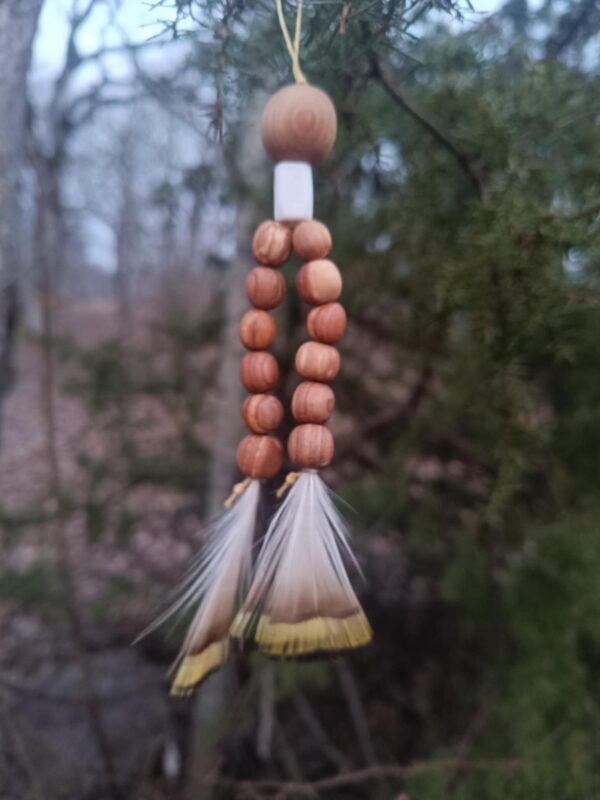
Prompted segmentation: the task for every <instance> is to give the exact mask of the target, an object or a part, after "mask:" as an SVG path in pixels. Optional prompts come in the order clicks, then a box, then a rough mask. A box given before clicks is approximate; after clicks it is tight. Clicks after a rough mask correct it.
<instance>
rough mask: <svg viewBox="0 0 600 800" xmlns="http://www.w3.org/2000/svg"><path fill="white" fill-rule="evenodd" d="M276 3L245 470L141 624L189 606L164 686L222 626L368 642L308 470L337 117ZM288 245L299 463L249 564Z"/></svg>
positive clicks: (323, 412)
mask: <svg viewBox="0 0 600 800" xmlns="http://www.w3.org/2000/svg"><path fill="white" fill-rule="evenodd" d="M276 2H277V12H278V17H279V21H280V23H281V26H282V31H283V34H284V39H285V42H286V46H287V48H288V50H289V52H290V56H291V58H292V69H293V73H294V77H295V79H296V84H295V85H293V86H286V87H284V88H283V89H281V90H280V91H279V92H277V93H276V94H275V95H274V96H273V97H272V98H271V99H270V100H269V102H268V103H267V106H266V108H265V111H264V114H263V118H262V139H263V143H264V146H265V149H266V151H267V153H268V154H269V156H270V157H271V158H272V159H273V161H275V162H276V163H275V170H274V219H273V220H267V221H266V222H263V223H262V224H261V225H259V227H258V228H257V230H256V232H255V234H254V237H253V241H252V252H253V256H254V259H255V261H256V262H257V264H258V266H255V267H254V268H253V269H252V271H251V272H250V274H249V276H248V279H247V282H246V293H247V295H248V299H249V301H250V303H251V305H252V308H251V309H250V310H249V311H247V312H246V313H245V314H244V316H243V317H242V320H241V323H240V339H241V341H242V344H243V345H244V347H245V348H246V349H247V350H248V353H247V354H246V355H245V356H244V358H243V359H242V362H241V365H240V376H241V380H242V383H243V385H244V387H245V389H246V390H247V391H248V392H249V393H250V394H249V396H248V397H247V398H246V400H245V401H244V404H243V407H242V417H243V420H244V422H245V424H246V426H247V427H248V429H249V431H250V433H249V435H247V436H246V437H245V438H244V439H243V440H242V442H241V443H240V445H239V447H238V451H237V464H238V467H239V468H240V470H241V472H242V473H243V475H244V476H245V478H244V480H243V481H241V482H240V483H238V484H236V486H235V487H234V489H233V492H232V493H231V495H230V497H229V498H228V499H227V500H226V502H225V506H226V510H225V512H224V513H223V514H222V515H221V516H220V517H218V518H217V519H216V520H215V521H214V522H213V523H212V524H210V525H209V526H208V528H207V530H206V532H205V536H204V546H203V548H202V549H201V551H200V553H199V555H198V556H197V558H196V560H195V562H194V563H193V565H192V568H191V569H190V572H189V575H188V578H187V580H186V581H185V582H184V584H183V586H182V588H181V590H180V594H179V596H178V597H177V599H176V600H175V602H174V603H173V604H172V605H171V607H170V608H168V609H167V611H166V612H165V613H164V614H163V615H162V616H161V617H159V619H158V620H156V622H155V623H154V624H153V625H152V626H151V627H150V628H149V629H148V631H150V630H153V629H154V628H156V627H157V626H158V625H160V624H162V623H163V622H164V621H166V620H167V619H168V618H170V617H171V616H172V615H174V614H183V613H185V612H187V611H192V610H193V611H194V616H193V619H192V622H191V625H190V627H189V629H188V632H187V635H186V637H185V640H184V643H183V646H182V648H181V651H180V654H179V657H178V659H177V661H176V664H175V671H176V674H175V680H174V682H173V687H172V693H173V694H177V695H181V694H183V695H185V694H189V693H190V692H191V691H192V690H193V689H194V687H195V686H197V685H198V683H200V682H201V681H202V680H203V679H204V678H205V677H206V676H207V675H208V674H209V673H210V672H211V671H212V670H214V669H216V668H218V667H219V666H220V665H221V664H222V663H223V662H224V661H225V659H226V658H227V655H228V652H229V639H230V636H234V637H241V638H244V639H253V640H254V641H255V642H256V643H257V645H258V646H259V648H260V649H261V650H262V651H264V652H266V653H268V654H272V655H286V654H290V655H300V654H303V653H314V652H318V651H335V650H340V649H345V648H351V647H357V646H359V645H363V644H366V643H367V642H368V641H370V638H371V629H370V627H369V623H368V622H367V619H366V617H365V615H364V613H363V611H362V608H361V606H360V603H359V601H358V598H357V596H356V594H355V593H354V591H353V589H352V586H351V584H350V580H349V578H348V575H347V572H346V567H345V562H346V561H348V560H349V561H350V562H352V563H353V564H354V565H355V566H357V564H356V560H355V559H354V557H353V555H352V552H351V550H350V546H349V543H348V533H347V530H346V527H345V525H344V522H343V520H342V519H341V517H340V515H339V514H338V512H337V509H336V507H335V505H334V503H333V502H332V499H331V496H330V493H329V491H328V489H327V487H326V486H325V484H324V483H323V481H322V479H321V478H320V477H319V474H318V470H319V469H321V468H322V467H325V466H327V464H329V463H330V462H331V459H332V457H333V450H334V443H333V437H332V435H331V432H330V431H329V429H328V428H327V427H326V426H325V423H326V422H327V421H328V420H329V418H330V416H331V413H332V411H333V409H334V406H335V396H334V393H333V390H332V389H331V387H330V386H329V385H328V384H329V382H330V381H332V380H333V379H334V378H335V376H336V375H337V373H338V372H339V369H340V356H339V353H338V351H337V350H336V349H335V347H334V345H335V344H336V343H337V342H338V341H339V340H340V339H341V338H342V336H343V334H344V331H345V328H346V313H345V311H344V309H343V307H342V306H341V305H340V304H339V303H338V302H337V300H338V298H339V296H340V294H341V291H342V278H341V275H340V272H339V270H338V268H337V266H336V265H335V264H334V263H333V262H332V261H330V260H329V259H328V255H329V253H330V250H331V248H332V240H331V235H330V233H329V230H328V229H327V227H326V226H325V225H324V224H322V223H321V222H318V221H316V220H314V219H313V174H312V167H313V165H315V164H318V163H319V162H320V161H321V159H322V158H323V157H324V156H326V155H327V154H328V153H329V152H330V151H331V149H332V148H333V144H334V142H335V137H336V132H337V121H336V114H335V108H334V106H333V103H332V102H331V100H330V98H329V96H328V95H327V94H326V93H325V92H323V91H321V90H320V89H317V88H315V87H313V86H309V85H307V83H306V79H305V77H304V75H303V73H302V70H301V68H300V60H299V48H300V31H301V21H302V2H301V0H299V3H298V9H297V16H296V29H295V34H294V41H293V42H292V40H291V38H290V36H289V34H288V32H287V28H286V26H285V20H284V17H283V9H282V4H281V0H276ZM292 249H293V250H294V251H295V253H296V254H297V255H298V256H299V257H300V258H301V259H302V261H303V262H305V263H304V265H303V267H302V268H301V269H300V271H299V272H298V275H297V278H296V288H297V291H298V294H299V295H300V297H301V299H302V300H304V302H306V303H307V304H309V305H312V306H314V308H313V309H312V310H311V311H310V313H309V314H308V318H307V328H308V332H309V335H310V336H311V338H312V341H310V342H306V343H304V344H303V345H302V346H301V347H300V348H299V350H298V352H297V354H296V360H295V366H296V371H297V372H298V373H299V375H300V376H301V377H302V378H303V382H302V383H300V385H299V386H298V387H297V389H296V391H295V392H294V396H293V398H292V413H293V416H294V419H295V420H296V422H298V425H297V427H295V428H294V429H293V431H292V433H291V435H290V437H289V441H288V455H289V457H290V460H291V461H292V463H293V464H295V465H296V466H297V467H298V468H299V469H300V470H301V471H300V472H291V473H289V475H288V476H287V478H286V481H285V483H284V484H283V486H282V488H281V490H280V491H279V492H278V495H279V496H280V497H281V496H283V495H284V494H286V492H287V495H286V497H285V500H284V501H283V503H282V504H281V507H280V508H279V510H278V511H277V512H276V513H275V515H274V517H273V519H272V521H271V523H270V524H269V527H268V530H267V533H266V535H265V539H264V543H263V546H262V549H261V552H260V554H259V558H258V560H257V563H256V566H255V568H254V567H253V556H252V553H253V541H254V531H255V527H256V519H257V511H258V505H259V498H260V488H261V487H260V482H261V481H264V480H266V479H269V478H272V477H274V476H275V475H276V474H277V473H278V472H279V470H280V469H281V466H282V460H283V447H282V444H281V442H280V441H279V439H277V438H276V437H275V436H274V435H273V431H274V430H276V429H277V428H278V427H279V425H280V424H281V420H282V417H283V408H282V406H281V403H280V401H279V400H278V399H277V398H276V397H275V396H274V395H273V394H272V393H271V392H272V391H273V390H274V389H275V387H276V385H277V382H278V378H279V368H278V365H277V361H276V360H275V358H274V357H273V355H272V354H271V353H269V352H268V348H269V347H270V346H271V345H272V344H273V342H274V340H275V336H276V324H275V319H274V317H273V316H272V315H271V313H270V312H271V311H272V310H273V309H274V308H276V307H277V306H278V305H279V304H280V303H281V302H282V300H283V297H284V294H285V281H284V279H283V277H282V275H281V273H280V272H279V271H278V268H279V267H281V266H282V265H283V264H284V263H285V262H286V261H287V259H288V258H289V256H290V253H291V252H292ZM290 487H291V488H290ZM288 489H289V491H288ZM148 631H146V632H148Z"/></svg>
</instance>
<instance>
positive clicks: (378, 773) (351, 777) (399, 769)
mask: <svg viewBox="0 0 600 800" xmlns="http://www.w3.org/2000/svg"><path fill="white" fill-rule="evenodd" d="M522 766H523V760H522V759H520V758H504V759H478V760H469V759H466V758H442V759H437V760H433V761H415V762H413V763H412V764H407V765H405V766H402V765H399V764H372V765H371V766H369V767H365V768H364V769H360V770H356V771H355V772H347V773H342V774H340V775H333V776H332V777H329V778H321V779H320V780H316V781H233V780H228V779H224V778H221V779H220V780H217V782H218V783H219V785H220V786H222V787H223V788H232V789H234V790H236V791H244V790H248V791H254V792H259V793H260V792H263V793H265V792H266V793H275V794H276V793H279V794H283V795H287V794H298V795H301V796H303V797H314V795H315V793H316V792H320V791H321V792H327V791H333V790H335V789H341V788H343V787H347V786H358V785H360V784H363V783H368V782H370V781H373V780H382V779H385V778H388V779H396V780H404V779H406V778H414V777H415V776H417V775H432V774H436V773H444V772H449V771H455V770H456V771H464V772H511V771H513V770H517V769H520V768H521V767H522ZM212 782H214V781H212ZM262 796H264V794H263V795H262Z"/></svg>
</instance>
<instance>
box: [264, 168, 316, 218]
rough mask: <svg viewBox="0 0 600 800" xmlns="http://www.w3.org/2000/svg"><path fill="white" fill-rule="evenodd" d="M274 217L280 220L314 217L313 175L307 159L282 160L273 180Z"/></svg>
mask: <svg viewBox="0 0 600 800" xmlns="http://www.w3.org/2000/svg"><path fill="white" fill-rule="evenodd" d="M273 205H274V214H273V217H274V218H275V219H276V220H278V221H279V222H299V221H300V220H303V219H312V218H313V175H312V167H311V165H310V164H308V163H307V162H306V161H280V162H279V163H278V164H276V165H275V174H274V180H273Z"/></svg>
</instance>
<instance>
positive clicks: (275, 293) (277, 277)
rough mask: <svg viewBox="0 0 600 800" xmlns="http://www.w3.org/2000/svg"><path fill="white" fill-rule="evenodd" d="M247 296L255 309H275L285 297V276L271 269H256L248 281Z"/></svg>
mask: <svg viewBox="0 0 600 800" xmlns="http://www.w3.org/2000/svg"><path fill="white" fill-rule="evenodd" d="M246 294H247V295H248V300H249V301H250V302H251V303H252V305H253V306H254V307H255V308H262V309H264V310H267V311H268V310H270V309H271V308H275V307H276V306H278V305H280V303H281V302H282V301H283V298H284V297H285V280H284V279H283V275H282V274H281V273H280V272H276V271H275V270H274V269H270V268H269V267H255V268H254V269H253V270H252V272H251V273H250V274H249V275H248V278H247V279H246Z"/></svg>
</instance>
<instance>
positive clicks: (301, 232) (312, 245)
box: [292, 219, 333, 261]
mask: <svg viewBox="0 0 600 800" xmlns="http://www.w3.org/2000/svg"><path fill="white" fill-rule="evenodd" d="M292 246H293V248H294V252H295V253H296V255H297V256H298V257H299V258H301V259H302V261H315V260H316V259H319V258H325V256H328V255H329V253H330V252H331V248H332V246H333V242H332V239H331V234H330V233H329V228H328V227H327V226H326V225H323V223H322V222H319V221H318V220H316V219H306V220H304V221H303V222H300V223H299V224H298V225H296V227H295V228H294V233H293V234H292Z"/></svg>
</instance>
